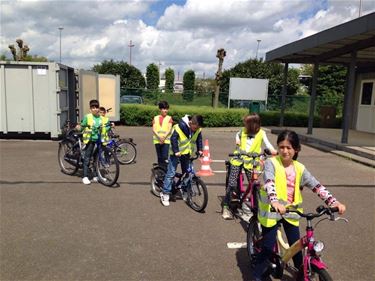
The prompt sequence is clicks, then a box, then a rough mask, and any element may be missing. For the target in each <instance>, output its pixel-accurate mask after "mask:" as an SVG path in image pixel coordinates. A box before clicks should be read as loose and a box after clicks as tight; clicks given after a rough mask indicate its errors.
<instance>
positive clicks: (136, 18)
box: [0, 0, 375, 80]
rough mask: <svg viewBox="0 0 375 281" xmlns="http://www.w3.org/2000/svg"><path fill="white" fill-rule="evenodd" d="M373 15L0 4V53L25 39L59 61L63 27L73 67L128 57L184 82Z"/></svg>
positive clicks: (286, 2) (233, 4) (331, 1)
mask: <svg viewBox="0 0 375 281" xmlns="http://www.w3.org/2000/svg"><path fill="white" fill-rule="evenodd" d="M360 7H361V9H360ZM372 12H375V0H75V1H73V0H0V54H5V55H6V56H7V57H11V53H10V51H9V49H8V45H9V44H15V40H16V39H18V38H21V39H23V40H24V42H25V43H26V44H27V45H28V46H29V48H30V52H29V54H31V55H38V56H44V57H47V58H48V59H49V60H51V61H56V62H59V60H60V30H59V27H62V28H63V29H62V30H61V62H62V63H63V64H66V65H68V66H71V67H74V68H77V69H91V68H92V67H93V66H94V65H95V64H100V63H101V62H102V61H104V60H110V59H113V60H114V61H126V62H128V63H130V58H131V64H132V65H134V66H135V67H137V68H138V69H139V70H140V71H141V72H142V73H145V72H146V68H147V66H148V65H149V64H150V63H155V64H156V65H158V66H159V67H160V71H161V73H162V74H163V73H164V71H165V69H166V68H168V67H170V68H172V69H173V70H174V71H175V74H176V79H179V80H182V76H183V73H184V72H185V71H187V70H190V69H191V70H194V71H195V73H196V77H198V78H209V77H214V75H215V72H216V71H217V66H218V59H217V58H216V52H217V50H218V49H220V48H224V49H225V50H226V57H225V59H224V64H223V68H224V69H229V68H232V67H234V66H235V65H236V64H238V63H240V62H244V61H246V60H248V59H250V58H255V57H258V58H264V56H265V53H266V52H268V51H271V50H273V49H275V48H278V47H280V46H283V45H285V44H288V43H290V42H293V41H295V40H298V39H301V38H304V37H307V36H310V35H312V34H315V33H317V32H320V31H322V30H325V29H328V28H331V27H333V26H336V25H338V24H341V23H344V22H347V21H350V20H352V19H355V18H357V17H358V16H359V13H361V15H366V14H369V13H372ZM130 40H131V41H132V44H133V45H134V46H133V47H131V48H130V47H129V42H130ZM257 50H258V51H257ZM130 54H131V56H130Z"/></svg>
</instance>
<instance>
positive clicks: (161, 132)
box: [152, 115, 172, 144]
mask: <svg viewBox="0 0 375 281" xmlns="http://www.w3.org/2000/svg"><path fill="white" fill-rule="evenodd" d="M159 117H160V115H158V116H155V117H154V124H155V126H156V133H157V135H158V136H159V137H165V136H166V139H165V140H164V143H167V144H169V143H171V133H169V134H168V135H167V133H168V125H169V123H170V121H171V118H172V117H171V116H169V115H167V116H165V117H164V119H163V123H162V125H161V126H160V122H159ZM152 139H153V142H154V144H157V143H160V141H159V139H158V138H157V136H155V135H153V136H152Z"/></svg>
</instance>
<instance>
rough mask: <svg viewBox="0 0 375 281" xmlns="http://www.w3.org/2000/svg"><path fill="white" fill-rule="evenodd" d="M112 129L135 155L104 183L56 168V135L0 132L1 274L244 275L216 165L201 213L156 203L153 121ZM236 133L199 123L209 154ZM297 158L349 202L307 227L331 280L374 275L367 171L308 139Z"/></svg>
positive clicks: (310, 197) (236, 229)
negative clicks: (335, 218)
mask: <svg viewBox="0 0 375 281" xmlns="http://www.w3.org/2000/svg"><path fill="white" fill-rule="evenodd" d="M117 132H118V133H119V134H120V135H121V136H122V137H133V138H134V140H135V142H136V143H137V150H138V155H137V161H136V163H134V164H131V165H125V166H121V171H120V177H119V181H118V185H117V186H115V187H112V188H109V187H105V186H103V185H101V184H91V185H90V186H85V185H83V184H82V183H81V178H80V177H79V176H67V175H64V174H62V173H61V172H60V169H59V166H58V162H57V148H58V142H56V141H45V140H44V141H38V140H22V141H17V140H1V141H0V155H1V158H0V183H1V186H0V280H251V278H252V274H251V269H250V267H249V260H248V257H247V253H246V249H243V248H240V249H229V248H228V247H227V243H228V242H245V241H246V224H244V223H242V222H241V221H240V220H232V221H224V220H223V219H222V218H221V215H220V211H221V200H222V197H223V195H224V183H225V176H224V174H223V173H216V174H215V175H214V176H211V177H204V178H203V180H204V181H205V182H206V183H207V185H208V191H209V202H208V206H207V209H206V212H205V213H202V214H201V213H196V212H194V211H193V210H192V209H190V208H189V207H188V206H187V205H186V204H185V203H184V202H183V201H182V200H177V201H176V202H172V203H171V205H170V206H169V207H163V206H162V205H161V204H160V201H159V198H157V197H155V196H153V195H152V194H151V192H150V174H151V173H150V169H151V166H152V163H153V162H154V161H155V160H156V153H155V151H154V147H153V145H152V141H151V138H152V136H151V128H147V127H118V128H117ZM235 132H236V131H235V130H232V129H225V128H209V129H203V135H204V139H208V140H209V147H210V154H211V158H212V159H213V160H225V159H227V155H228V153H231V152H232V151H233V149H234V135H235ZM268 136H269V138H270V140H271V142H272V143H273V144H275V140H276V136H275V135H271V134H269V135H268ZM299 160H300V161H301V162H302V163H304V164H305V165H306V167H307V168H308V169H309V171H310V172H312V174H314V175H315V176H316V177H317V178H318V179H319V180H320V181H321V182H322V183H323V184H324V185H325V186H327V187H328V189H329V190H330V191H331V192H332V193H333V194H334V195H335V196H336V197H337V198H338V199H339V200H340V201H341V202H343V203H344V204H346V205H347V213H346V214H345V217H346V218H348V219H349V223H344V222H329V221H324V222H322V223H320V224H319V226H318V227H317V229H316V232H315V234H316V238H318V239H321V240H323V241H324V243H325V245H326V249H325V251H324V252H323V259H324V261H325V262H326V263H327V264H328V267H329V268H328V271H329V272H330V274H331V276H332V277H333V280H342V281H349V280H350V281H353V280H358V281H359V280H363V281H364V280H369V281H370V280H375V273H374V262H375V229H374V222H375V207H374V200H375V173H374V171H375V170H374V169H373V168H370V167H368V166H364V165H361V164H359V163H356V162H353V161H350V160H347V159H344V158H341V157H338V156H336V155H333V154H331V153H327V152H323V151H319V150H317V149H314V148H310V147H308V146H302V152H301V153H300V158H299ZM199 166H200V165H199V163H197V164H196V166H195V167H196V169H198V170H199ZM211 168H212V169H213V170H214V171H223V170H224V169H225V168H224V163H223V162H222V161H219V162H213V163H211ZM304 200H305V202H304V206H305V210H311V211H312V210H314V209H315V207H316V206H318V205H320V204H322V201H321V200H320V199H319V198H318V197H317V196H316V195H315V194H313V193H312V192H310V191H309V190H308V189H305V190H304ZM302 225H304V224H302ZM303 230H304V229H303V226H302V227H301V232H303ZM283 280H291V278H290V275H289V274H286V276H285V278H284V279H283Z"/></svg>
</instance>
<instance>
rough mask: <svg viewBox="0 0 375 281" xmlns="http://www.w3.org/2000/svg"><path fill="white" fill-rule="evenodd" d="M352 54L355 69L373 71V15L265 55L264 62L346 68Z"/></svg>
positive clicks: (374, 60) (374, 50)
mask: <svg viewBox="0 0 375 281" xmlns="http://www.w3.org/2000/svg"><path fill="white" fill-rule="evenodd" d="M353 51H357V63H356V64H357V66H358V67H364V68H368V67H371V68H372V67H375V13H371V14H368V15H365V16H362V17H359V18H357V19H354V20H352V21H349V22H346V23H343V24H340V25H337V26H335V27H332V28H330V29H327V30H324V31H321V32H319V33H316V34H314V35H311V36H309V37H306V38H303V39H300V40H298V41H295V42H292V43H289V44H287V45H284V46H282V47H279V48H277V49H274V50H272V51H269V52H267V53H266V61H269V62H271V61H274V62H283V63H309V64H313V63H316V62H319V63H328V64H337V63H338V64H348V63H350V60H351V52H353Z"/></svg>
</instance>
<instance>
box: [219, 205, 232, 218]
mask: <svg viewBox="0 0 375 281" xmlns="http://www.w3.org/2000/svg"><path fill="white" fill-rule="evenodd" d="M221 216H222V217H223V219H225V220H232V219H233V215H232V212H231V211H230V210H229V208H228V207H227V206H224V207H223V214H222V215H221Z"/></svg>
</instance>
